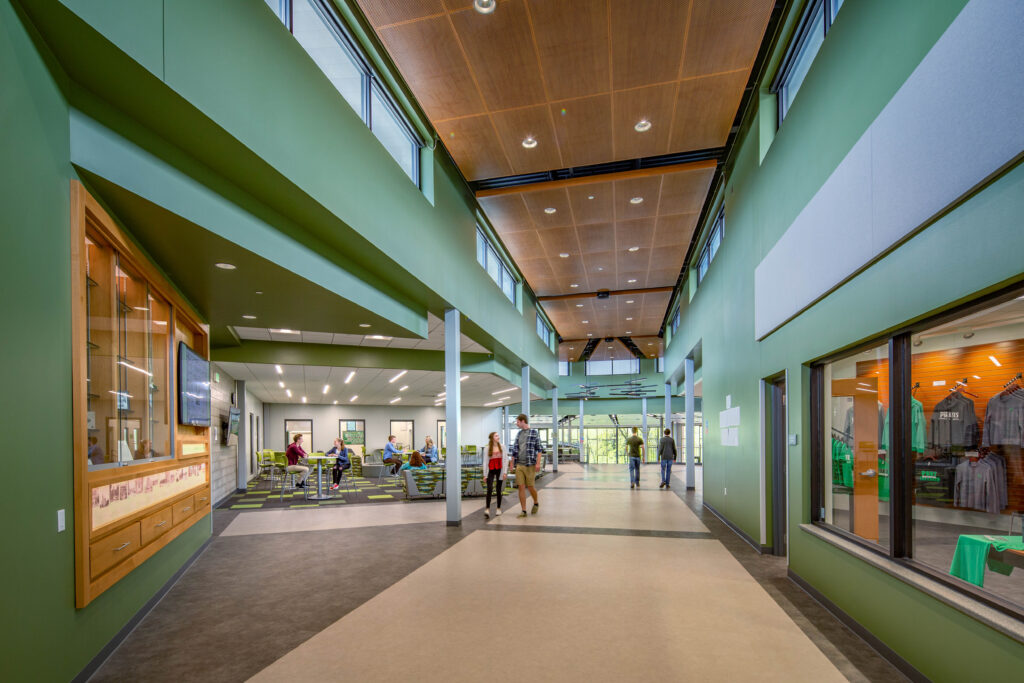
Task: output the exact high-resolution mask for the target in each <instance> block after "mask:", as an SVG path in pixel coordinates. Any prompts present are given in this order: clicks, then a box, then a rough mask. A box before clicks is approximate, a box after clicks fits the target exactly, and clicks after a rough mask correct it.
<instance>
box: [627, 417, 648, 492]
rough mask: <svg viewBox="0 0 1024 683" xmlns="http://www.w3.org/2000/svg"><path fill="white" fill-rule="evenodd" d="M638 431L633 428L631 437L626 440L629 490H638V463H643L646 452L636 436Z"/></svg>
mask: <svg viewBox="0 0 1024 683" xmlns="http://www.w3.org/2000/svg"><path fill="white" fill-rule="evenodd" d="M638 431H640V430H638V429H637V428H636V427H633V435H632V436H631V437H629V438H628V439H626V455H627V456H628V457H629V488H631V489H632V488H640V463H642V462H643V456H644V453H645V452H646V449H645V448H644V440H643V439H641V438H640V437H639V436H638V435H637V432H638Z"/></svg>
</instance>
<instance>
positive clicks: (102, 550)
mask: <svg viewBox="0 0 1024 683" xmlns="http://www.w3.org/2000/svg"><path fill="white" fill-rule="evenodd" d="M141 533H142V527H141V525H140V523H139V522H135V523H134V524H131V525H129V526H127V527H125V528H124V529H121V530H120V531H116V532H114V533H112V534H110V535H109V536H107V537H106V538H104V539H101V540H99V541H96V542H95V543H93V544H91V545H90V546H89V571H90V572H91V574H92V577H93V578H96V577H97V576H99V575H100V574H102V573H103V572H105V571H107V570H108V569H110V568H111V567H113V566H114V565H116V564H118V563H119V562H123V561H124V560H126V559H128V558H129V557H131V556H132V555H133V554H135V552H137V551H138V549H139V548H140V547H141V546H142V543H141Z"/></svg>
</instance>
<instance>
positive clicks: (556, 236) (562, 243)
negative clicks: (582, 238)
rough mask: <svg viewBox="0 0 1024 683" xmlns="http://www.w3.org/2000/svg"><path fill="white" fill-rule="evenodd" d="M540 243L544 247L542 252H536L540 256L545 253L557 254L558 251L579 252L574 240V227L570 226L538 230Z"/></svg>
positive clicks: (576, 242) (577, 244)
mask: <svg viewBox="0 0 1024 683" xmlns="http://www.w3.org/2000/svg"><path fill="white" fill-rule="evenodd" d="M539 236H540V243H541V244H542V245H543V247H544V254H538V256H542V255H545V254H548V255H550V254H555V255H556V256H557V254H558V253H559V252H570V253H578V252H579V248H580V246H579V242H578V241H577V240H576V229H575V228H572V227H566V228H546V229H544V230H541V231H539Z"/></svg>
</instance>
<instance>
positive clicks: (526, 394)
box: [522, 365, 530, 417]
mask: <svg viewBox="0 0 1024 683" xmlns="http://www.w3.org/2000/svg"><path fill="white" fill-rule="evenodd" d="M522 403H523V415H525V416H526V417H530V366H529V365H524V366H523V399H522Z"/></svg>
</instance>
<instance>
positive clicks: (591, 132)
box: [551, 95, 614, 166]
mask: <svg viewBox="0 0 1024 683" xmlns="http://www.w3.org/2000/svg"><path fill="white" fill-rule="evenodd" d="M551 118H552V119H553V120H554V122H555V134H556V135H557V136H558V146H559V149H561V150H562V163H563V164H565V165H566V166H588V165H590V164H598V163H602V162H604V161H607V160H608V159H610V158H612V157H613V156H614V155H613V153H612V139H611V136H610V135H608V131H609V130H610V129H611V127H612V98H611V96H610V95H598V96H596V97H587V98H583V99H578V100H572V101H571V102H562V103H560V102H556V103H554V104H552V105H551Z"/></svg>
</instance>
